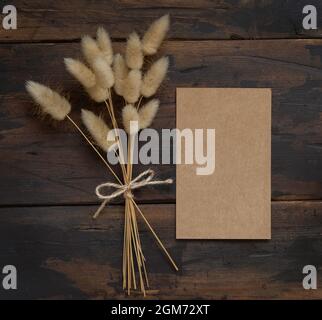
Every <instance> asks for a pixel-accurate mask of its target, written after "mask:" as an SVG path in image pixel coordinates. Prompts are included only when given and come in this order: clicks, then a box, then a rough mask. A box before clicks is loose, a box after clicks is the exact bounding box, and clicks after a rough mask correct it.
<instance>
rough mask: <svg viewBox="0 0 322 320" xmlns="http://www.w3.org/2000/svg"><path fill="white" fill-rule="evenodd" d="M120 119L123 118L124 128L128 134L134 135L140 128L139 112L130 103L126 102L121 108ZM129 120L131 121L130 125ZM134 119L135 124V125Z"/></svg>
mask: <svg viewBox="0 0 322 320" xmlns="http://www.w3.org/2000/svg"><path fill="white" fill-rule="evenodd" d="M122 119H123V126H124V129H125V131H126V132H127V133H128V134H130V135H134V134H136V133H137V131H138V130H139V129H140V124H139V114H138V111H137V109H136V108H135V107H134V106H133V105H132V104H128V105H126V106H125V107H124V108H123V110H122ZM131 121H132V127H131ZM135 121H136V124H137V126H135Z"/></svg>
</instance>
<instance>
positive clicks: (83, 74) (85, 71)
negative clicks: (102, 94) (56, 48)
mask: <svg viewBox="0 0 322 320" xmlns="http://www.w3.org/2000/svg"><path fill="white" fill-rule="evenodd" d="M64 62H65V66H66V69H67V71H68V72H69V73H70V74H71V75H72V76H74V77H75V78H76V79H77V80H78V81H79V82H80V83H81V84H82V85H83V86H84V87H85V88H90V87H93V86H95V83H96V80H95V75H94V73H93V72H92V71H91V70H90V69H89V68H87V67H86V66H85V65H84V64H83V63H82V62H80V61H78V60H75V59H71V58H65V59H64Z"/></svg>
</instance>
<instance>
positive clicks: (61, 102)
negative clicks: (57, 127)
mask: <svg viewBox="0 0 322 320" xmlns="http://www.w3.org/2000/svg"><path fill="white" fill-rule="evenodd" d="M26 89H27V91H28V93H29V94H30V95H31V97H32V98H33V99H34V101H35V102H36V103H38V104H39V105H40V107H41V109H42V111H43V112H44V113H48V114H49V115H51V116H52V117H53V118H54V119H55V120H59V121H61V120H64V119H65V117H66V116H67V115H68V113H69V112H70V110H71V105H70V103H69V102H68V101H67V99H66V98H64V97H62V96H61V95H60V94H59V93H57V92H55V91H53V90H51V89H50V88H48V87H46V86H44V85H42V84H40V83H37V82H34V81H27V83H26Z"/></svg>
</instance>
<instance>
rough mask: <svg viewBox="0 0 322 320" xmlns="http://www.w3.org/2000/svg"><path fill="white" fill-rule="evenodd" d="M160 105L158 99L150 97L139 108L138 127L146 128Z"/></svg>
mask: <svg viewBox="0 0 322 320" xmlns="http://www.w3.org/2000/svg"><path fill="white" fill-rule="evenodd" d="M159 105H160V101H159V100H158V99H152V100H150V101H149V102H147V103H146V104H145V105H144V106H143V107H142V108H140V110H139V120H140V121H139V122H140V129H144V128H147V127H149V126H150V125H151V123H152V122H153V119H154V117H155V115H156V114H157V112H158V109H159Z"/></svg>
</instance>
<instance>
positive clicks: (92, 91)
mask: <svg viewBox="0 0 322 320" xmlns="http://www.w3.org/2000/svg"><path fill="white" fill-rule="evenodd" d="M86 91H87V93H88V94H89V96H90V97H91V98H92V99H93V100H94V101H96V102H104V101H105V100H106V99H107V98H108V90H107V89H104V88H102V87H100V86H99V85H95V86H94V87H92V88H87V89H86Z"/></svg>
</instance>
